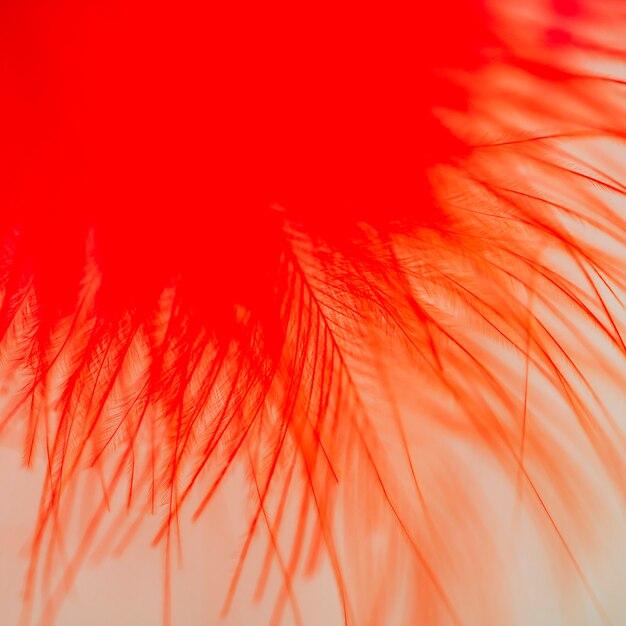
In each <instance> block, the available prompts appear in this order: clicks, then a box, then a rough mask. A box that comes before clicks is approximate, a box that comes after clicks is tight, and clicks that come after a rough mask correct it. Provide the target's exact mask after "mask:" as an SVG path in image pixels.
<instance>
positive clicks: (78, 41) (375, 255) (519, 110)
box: [0, 0, 626, 626]
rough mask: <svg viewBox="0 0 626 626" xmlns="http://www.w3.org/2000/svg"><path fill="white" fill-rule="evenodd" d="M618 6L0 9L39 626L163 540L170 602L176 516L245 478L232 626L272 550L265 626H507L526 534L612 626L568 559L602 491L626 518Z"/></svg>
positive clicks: (20, 4) (8, 277) (577, 564)
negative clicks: (94, 580) (107, 568)
mask: <svg viewBox="0 0 626 626" xmlns="http://www.w3.org/2000/svg"><path fill="white" fill-rule="evenodd" d="M605 4H606V6H603V7H596V6H593V3H591V2H586V1H584V0H580V1H578V2H565V1H559V2H553V3H548V2H545V3H544V2H540V1H539V0H537V1H533V2H531V3H528V5H527V6H525V8H517V7H498V6H492V5H491V4H489V3H486V2H483V1H479V0H448V1H446V2H432V3H426V4H425V5H424V6H422V5H420V4H419V3H395V2H394V3H391V4H390V5H384V6H383V5H380V6H366V5H358V6H357V5H353V4H348V3H326V2H322V3H310V4H302V3H296V4H294V3H280V2H269V3H257V4H256V5H250V6H248V5H243V4H235V3H221V4H220V3H204V2H197V1H195V0H193V1H192V0H184V1H183V2H178V3H175V4H173V3H165V2H161V1H157V2H146V1H145V0H129V1H126V2H120V1H118V0H106V1H104V2H95V1H94V0H87V1H84V0H83V1H81V2H78V1H76V0H57V1H52V2H49V1H46V2H44V1H43V0H39V1H37V0H10V1H6V2H4V3H3V4H2V7H1V8H0V82H1V84H2V88H3V93H4V94H5V97H3V100H2V104H0V107H1V109H0V111H1V114H2V115H1V116H0V117H1V120H2V121H1V122H0V129H1V136H2V145H1V146H0V166H1V168H0V169H1V172H2V173H1V174H0V203H1V206H0V288H1V290H2V305H1V308H0V338H1V347H2V354H1V356H2V363H1V365H2V372H3V376H4V377H5V380H6V381H7V384H6V387H7V390H8V391H7V395H8V398H7V407H8V408H6V409H5V410H4V412H3V413H2V415H1V416H0V429H2V430H3V431H7V432H8V431H11V432H12V433H15V432H19V433H20V436H21V437H22V438H23V442H24V444H23V445H24V456H25V460H26V464H27V465H29V466H30V465H33V464H35V463H37V459H44V462H45V463H46V464H47V467H46V477H45V484H44V485H43V491H42V497H41V504H40V510H39V515H38V517H37V519H36V520H34V524H35V530H34V535H33V542H32V549H31V565H30V569H29V573H28V576H27V580H26V582H25V601H24V612H23V623H24V624H28V623H30V621H31V619H32V618H33V617H34V615H33V613H32V609H34V608H35V607H36V606H38V605H37V604H36V601H35V600H36V596H37V595H38V594H39V595H41V598H40V600H41V602H42V604H41V606H42V611H41V620H42V623H53V622H54V620H55V618H56V615H57V613H58V611H59V610H60V607H61V602H62V601H63V599H64V597H65V594H66V591H67V588H69V587H70V586H71V584H72V583H73V582H74V579H75V578H76V576H77V575H78V572H79V570H80V568H81V566H82V565H83V562H84V561H85V560H86V559H87V557H88V555H89V554H90V550H91V548H92V544H93V543H94V538H95V536H96V535H97V533H98V532H100V530H101V529H102V528H109V531H110V535H111V536H115V537H117V538H118V539H119V540H121V543H122V544H123V545H125V544H126V543H127V541H129V540H130V538H132V535H133V529H135V528H136V527H137V525H140V524H141V523H143V522H144V521H145V520H144V518H149V517H150V516H151V515H154V514H155V513H157V514H158V513H160V514H161V518H160V521H161V522H162V523H161V524H160V529H159V530H158V533H157V535H156V537H155V543H164V545H165V551H166V564H165V571H166V575H165V581H166V584H165V587H166V588H165V596H166V599H167V598H168V596H169V593H170V589H169V585H170V569H171V563H170V556H169V555H170V553H171V551H172V549H173V546H172V544H173V542H174V535H176V533H177V532H178V527H179V518H180V516H181V514H182V513H181V512H182V511H185V510H186V509H187V508H188V507H189V506H191V503H192V502H195V505H196V506H197V508H196V510H195V513H194V518H197V517H199V516H200V514H201V513H202V512H203V511H204V510H205V509H206V507H207V506H208V504H209V502H210V501H211V499H213V498H214V497H215V494H216V493H217V491H218V490H219V488H220V486H221V485H222V484H223V482H224V481H225V480H226V477H227V475H228V473H229V471H231V470H233V468H241V467H243V468H245V471H246V472H247V478H248V488H249V490H250V502H251V513H250V518H249V524H247V531H246V535H245V537H244V538H243V540H242V545H241V558H240V559H239V561H238V562H234V563H232V564H220V567H224V568H225V569H228V570H229V571H230V569H231V566H232V584H231V587H230V590H229V592H228V593H227V597H226V608H229V607H230V606H231V605H232V604H233V602H234V601H235V598H236V596H235V592H236V589H237V585H238V582H239V580H240V577H241V576H242V570H243V565H244V563H245V562H246V558H247V556H248V554H249V552H250V550H251V546H252V544H253V543H254V541H255V540H256V539H257V537H258V536H259V535H260V534H262V533H261V530H260V529H261V528H264V529H265V532H266V534H267V537H268V543H267V545H268V548H267V553H266V555H265V557H264V560H263V563H262V565H261V567H260V572H259V584H258V588H257V595H258V596H261V595H263V590H264V588H265V587H266V586H267V581H268V579H269V576H270V572H271V571H273V570H274V569H276V570H277V571H279V573H280V578H281V586H280V588H279V589H278V591H277V595H276V600H275V605H274V606H275V609H274V612H273V614H272V617H271V618H270V620H271V622H272V624H278V623H280V622H281V620H283V619H289V618H288V617H287V615H290V616H291V617H292V618H293V620H294V622H295V623H297V624H312V625H313V626H315V625H316V623H317V622H316V621H315V620H316V617H315V616H314V615H309V614H306V613H304V612H303V611H302V610H301V608H300V606H299V601H298V598H297V594H296V593H295V591H294V588H293V586H294V581H295V580H297V579H298V577H299V576H300V575H301V574H303V573H312V572H315V571H316V570H317V569H318V568H319V567H320V562H321V561H322V560H325V562H326V563H327V564H329V566H330V569H331V570H332V573H333V576H334V581H335V584H336V590H337V594H338V596H339V600H340V605H341V607H342V611H343V621H344V623H345V624H346V625H349V626H353V625H354V626H366V625H370V624H371V625H372V626H374V625H380V624H398V625H399V626H406V625H408V624H415V623H419V624H421V625H424V626H426V625H430V624H432V625H433V626H441V625H447V624H454V625H460V624H464V625H468V626H470V625H477V626H478V625H480V626H488V625H489V624H503V623H507V624H509V623H511V624H512V623H514V620H515V619H516V617H515V615H516V614H515V597H514V596H515V594H514V591H513V589H514V586H515V585H514V582H515V577H514V576H513V575H510V574H509V572H508V571H507V567H506V564H505V562H506V559H504V558H503V557H502V551H503V550H504V547H503V546H505V544H506V543H507V540H508V534H507V533H508V531H507V528H508V524H509V522H510V519H509V517H507V515H508V513H507V511H509V509H510V510H513V509H515V510H518V511H519V510H521V511H523V517H524V519H525V520H527V521H526V523H527V524H528V527H529V528H531V529H532V532H536V533H537V535H538V536H540V537H541V538H542V540H545V542H546V546H547V547H546V548H545V553H544V558H545V561H546V563H548V564H549V565H550V567H554V568H555V570H558V571H559V572H561V571H562V570H563V571H566V572H567V574H562V575H561V574H559V575H558V576H557V579H558V584H557V586H558V587H561V586H563V587H564V588H566V589H570V585H571V586H572V587H571V588H577V586H578V587H580V588H582V589H583V590H584V592H585V597H586V598H588V599H590V602H591V605H592V610H593V611H595V614H596V615H598V616H599V619H600V620H601V621H602V622H603V623H606V624H608V623H611V621H610V620H611V616H610V615H609V613H610V611H608V610H607V608H606V607H605V606H604V603H603V601H602V599H601V597H600V595H599V592H598V590H597V589H596V588H595V587H594V585H593V584H592V583H591V582H590V580H589V578H588V577H587V575H586V573H585V568H584V567H583V565H582V561H581V557H580V554H581V553H583V554H586V553H587V550H588V549H589V545H591V544H593V537H595V536H596V533H597V532H599V531H598V528H599V519H596V518H594V517H593V515H590V513H592V511H585V510H584V507H583V503H584V502H588V501H591V500H592V499H594V498H596V499H598V500H602V495H603V492H602V491H600V492H598V491H597V490H594V484H593V483H594V480H595V479H594V476H595V475H596V474H594V472H597V473H601V474H602V475H603V476H604V475H606V476H607V477H608V481H609V484H610V485H611V488H610V489H612V490H613V491H612V492H611V493H617V494H619V497H620V498H621V497H622V495H623V490H624V484H623V479H622V471H623V469H624V467H623V466H624V449H623V443H624V442H623V432H622V428H623V425H621V424H619V423H618V422H617V420H616V418H615V415H614V414H613V413H612V412H611V411H610V410H608V409H607V408H606V406H605V403H604V401H603V398H602V393H601V392H600V391H599V389H600V383H599V382H598V380H597V373H598V372H599V371H602V372H605V374H606V378H607V379H608V380H610V381H611V382H612V383H613V384H616V385H619V384H620V383H621V382H622V381H623V373H622V371H621V369H620V368H623V359H624V357H625V354H624V352H625V351H626V348H625V347H624V342H623V339H622V336H623V333H622V328H623V322H624V318H623V316H622V308H623V307H622V299H621V298H622V291H623V289H624V281H625V278H626V277H625V276H624V271H623V267H624V265H623V261H624V243H625V230H624V227H625V222H624V201H623V195H624V185H625V184H626V177H625V175H624V174H625V172H624V158H626V156H625V154H626V153H625V152H624V146H623V138H624V122H623V119H624V112H625V109H626V103H625V102H624V97H623V96H624V92H623V80H624V75H625V74H624V65H625V63H626V58H625V57H624V51H623V49H621V48H620V47H619V37H618V36H617V33H619V30H620V27H622V28H623V26H624V24H626V15H625V14H624V11H623V9H621V8H620V6H619V3H618V2H607V3H605ZM605 68H608V69H605ZM593 344H595V345H593ZM609 353H610V354H611V358H609V357H608V356H606V355H607V354H609ZM581 459H584V462H582V461H581ZM598 459H600V460H598ZM481 472H486V473H487V474H488V475H489V476H490V477H492V478H491V481H492V482H491V483H489V481H487V482H485V480H481V478H480V474H481ZM90 481H95V484H99V487H98V488H99V489H101V490H102V497H101V498H100V501H97V502H95V503H92V506H91V507H89V506H88V504H89V503H90V502H91V501H92V499H93V498H89V497H84V492H86V491H89V489H90V487H88V488H85V484H87V485H91V482H90ZM120 493H121V494H123V496H124V500H125V506H122V508H121V510H120V511H119V513H120V514H119V517H117V518H116V519H115V520H113V521H111V519H109V518H110V516H109V515H108V514H107V509H108V508H109V504H110V501H111V500H112V499H114V498H115V497H116V496H119V494H120ZM606 497H607V498H608V497H609V496H606ZM498 503H499V504H500V506H498ZM516 507H517V508H516ZM75 508H77V509H79V513H80V517H81V519H83V520H86V521H84V522H83V523H82V525H79V526H80V527H81V531H80V540H79V542H78V544H77V545H76V546H75V547H74V548H73V550H71V551H70V554H69V556H68V555H66V556H65V557H64V558H63V557H61V556H59V553H63V552H64V549H60V548H59V546H61V545H62V544H64V543H65V542H64V541H63V540H62V538H63V537H64V536H65V535H66V534H69V533H68V531H69V529H70V528H74V525H75V524H76V523H77V522H76V520H75V516H74V515H73V513H72V509H75ZM291 509H296V510H297V513H296V514H293V515H292V516H291V517H290V515H289V514H288V513H286V512H285V511H288V510H291ZM496 509H498V510H496ZM212 514H214V515H215V514H216V513H215V511H213V510H212ZM599 517H601V516H600V514H599V513H598V518H599ZM285 520H287V521H285ZM528 520H530V521H528ZM595 521H598V525H597V527H596V524H595V523H594V522H595ZM198 523H201V522H200V521H198ZM342 524H343V525H345V527H346V528H347V529H348V530H347V532H346V533H345V534H344V533H342V532H341V528H340V527H341V525H342ZM590 527H591V528H592V530H589V528H590ZM129 529H130V530H129ZM105 544H106V542H105ZM571 573H573V577H572V576H570V574H571ZM570 578H573V579H574V582H572V581H571V580H570ZM487 589H489V590H491V593H490V601H489V602H486V601H483V600H481V601H480V602H477V601H476V597H478V596H479V595H480V594H483V593H486V591H485V590H487ZM494 590H495V591H494ZM494 596H495V597H494ZM287 607H289V610H290V613H289V614H288V613H287V612H286V608H287ZM169 611H170V607H169V604H168V601H167V600H166V603H165V611H164V614H165V617H164V619H165V620H166V621H167V620H168V619H169ZM199 619H200V617H199ZM526 623H528V620H526Z"/></svg>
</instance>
